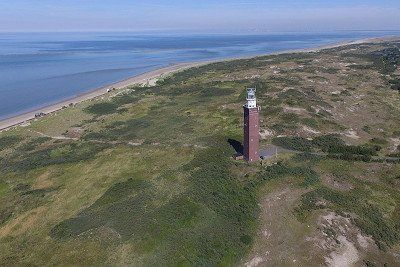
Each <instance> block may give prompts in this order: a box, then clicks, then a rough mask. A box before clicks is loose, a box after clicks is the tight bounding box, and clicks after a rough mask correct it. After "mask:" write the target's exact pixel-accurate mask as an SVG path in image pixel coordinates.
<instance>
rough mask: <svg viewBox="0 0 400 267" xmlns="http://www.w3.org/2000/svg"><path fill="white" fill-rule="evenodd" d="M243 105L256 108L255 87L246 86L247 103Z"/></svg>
mask: <svg viewBox="0 0 400 267" xmlns="http://www.w3.org/2000/svg"><path fill="white" fill-rule="evenodd" d="M245 106H246V107H247V108H256V107H257V99H256V88H248V89H247V103H246V105H245Z"/></svg>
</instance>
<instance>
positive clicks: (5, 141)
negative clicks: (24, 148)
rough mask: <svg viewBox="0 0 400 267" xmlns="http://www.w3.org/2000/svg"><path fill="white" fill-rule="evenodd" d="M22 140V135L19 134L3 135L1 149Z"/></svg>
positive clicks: (0, 141) (0, 140)
mask: <svg viewBox="0 0 400 267" xmlns="http://www.w3.org/2000/svg"><path fill="white" fill-rule="evenodd" d="M21 140H22V138H21V137H18V136H3V137H0V151H1V150H3V149H5V148H9V147H12V146H13V145H15V144H16V143H19V142H20V141H21Z"/></svg>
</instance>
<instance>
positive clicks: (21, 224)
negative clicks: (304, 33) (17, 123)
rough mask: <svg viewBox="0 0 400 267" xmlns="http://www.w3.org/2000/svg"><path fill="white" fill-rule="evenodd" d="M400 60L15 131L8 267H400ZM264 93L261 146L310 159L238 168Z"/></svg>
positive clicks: (278, 69)
mask: <svg viewBox="0 0 400 267" xmlns="http://www.w3.org/2000/svg"><path fill="white" fill-rule="evenodd" d="M399 48H400V43H396V42H387V43H380V44H360V45H351V46H345V47H340V48H334V49H329V50H323V51H320V52H310V53H299V54H284V55H274V56H263V57H257V58H253V59H244V60H234V61H227V62H220V63H213V64H209V65H205V66H201V67H197V68H192V69H189V70H185V71H183V72H180V73H177V74H175V75H173V76H170V77H168V78H166V79H164V80H162V81H159V82H158V84H157V85H156V86H153V87H130V88H126V89H124V90H121V91H119V92H111V93H109V94H107V95H105V96H104V97H100V98H98V99H94V100H91V101H87V102H84V103H81V104H79V105H77V106H75V107H69V108H67V109H65V110H62V111H59V112H57V113H56V114H52V115H48V116H46V117H44V118H41V119H39V120H37V121H34V122H32V123H31V124H30V125H28V126H24V127H17V128H14V129H12V130H8V131H5V132H3V133H1V134H0V173H1V175H0V251H1V252H2V253H0V265H5V266H8V265H138V266H143V265H145V266H154V265H157V266H158V265H162V266H164V265H172V266H176V265H184V266H187V265H189V266H191V265H206V266H209V265H211V266H214V265H224V266H232V265H243V264H246V263H247V264H248V265H250V266H256V265H258V264H271V265H280V266H282V265H283V266H288V265H289V266H290V265H299V264H300V265H308V266H313V265H316V266H317V265H320V264H333V265H334V264H345V263H349V264H360V265H363V264H364V265H368V266H370V265H371V266H372V265H377V266H381V265H383V264H388V266H394V265H398V264H400V258H399V256H398V255H399V253H400V223H399V221H400V164H399V161H396V160H395V159H393V158H396V157H398V155H399V154H400V129H399V125H400V94H399V90H398V80H399V77H400V73H399V69H398V66H399V63H400V50H399ZM396 66H397V67H396ZM253 86H256V87H257V96H258V102H259V104H260V106H261V108H262V114H261V132H260V135H261V137H262V141H261V143H262V146H266V145H268V144H271V143H274V144H277V145H279V146H282V147H285V148H289V149H294V150H296V151H300V153H290V152H287V153H286V152H285V153H282V154H281V155H279V157H277V158H274V159H270V160H267V161H265V162H262V163H257V164H252V165H249V164H247V163H244V162H241V161H234V160H233V159H232V158H231V156H232V154H233V153H234V152H235V151H234V149H233V148H232V147H231V146H230V144H229V141H230V140H237V141H242V123H243V120H242V116H243V115H242V112H243V111H242V105H243V102H244V100H245V87H253ZM389 159H391V160H389Z"/></svg>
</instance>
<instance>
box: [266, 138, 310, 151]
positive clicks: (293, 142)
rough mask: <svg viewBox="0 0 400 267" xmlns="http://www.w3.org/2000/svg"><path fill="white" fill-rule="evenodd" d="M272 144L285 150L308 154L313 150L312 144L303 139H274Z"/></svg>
mask: <svg viewBox="0 0 400 267" xmlns="http://www.w3.org/2000/svg"><path fill="white" fill-rule="evenodd" d="M272 142H273V143H274V144H275V145H277V146H281V147H283V148H286V149H293V150H298V151H305V152H310V151H312V148H313V143H312V141H310V140H307V139H305V138H303V137H276V138H274V139H273V140H272Z"/></svg>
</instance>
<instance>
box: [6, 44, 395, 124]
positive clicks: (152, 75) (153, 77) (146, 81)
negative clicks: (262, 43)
mask: <svg viewBox="0 0 400 267" xmlns="http://www.w3.org/2000/svg"><path fill="white" fill-rule="evenodd" d="M392 40H393V41H394V40H399V37H394V36H391V37H385V38H369V39H362V40H356V41H347V42H341V43H336V44H330V45H325V46H321V47H313V48H307V49H297V50H286V51H280V52H276V53H269V54H263V55H259V56H265V55H279V54H286V53H302V52H316V51H320V50H323V49H329V48H335V47H340V46H344V45H351V44H361V43H367V42H382V41H392ZM253 57H255V56H251V57H241V58H229V59H225V60H216V61H204V62H192V63H179V64H175V65H171V66H168V67H165V68H161V69H158V70H154V71H150V72H146V73H143V74H141V75H138V76H134V77H131V78H128V79H125V80H122V81H119V82H116V83H113V84H110V85H107V86H103V87H101V88H97V89H95V90H93V91H90V92H87V93H83V94H80V95H78V96H76V97H73V98H70V99H67V100H63V101H61V102H58V103H56V104H52V105H49V106H46V107H43V108H39V109H36V110H33V111H30V112H26V113H24V114H21V115H17V116H14V117H11V118H7V119H4V120H1V121H0V131H2V130H6V129H9V128H11V127H14V126H17V125H20V124H23V123H26V122H28V121H30V120H32V119H35V115H36V114H38V113H44V114H50V113H53V112H56V111H59V110H61V109H62V108H64V107H68V106H69V105H71V104H72V105H74V104H78V103H81V102H83V101H86V100H89V99H93V98H96V97H98V96H101V95H104V94H106V93H107V92H108V91H109V90H110V89H116V90H118V89H122V88H126V87H127V86H130V85H134V84H141V85H150V86H151V85H155V83H156V82H157V80H158V79H160V78H162V77H166V76H168V75H171V74H172V73H175V72H178V71H182V70H184V69H188V68H192V67H197V66H201V65H205V64H209V63H213V62H222V61H231V60H237V59H245V58H253Z"/></svg>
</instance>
